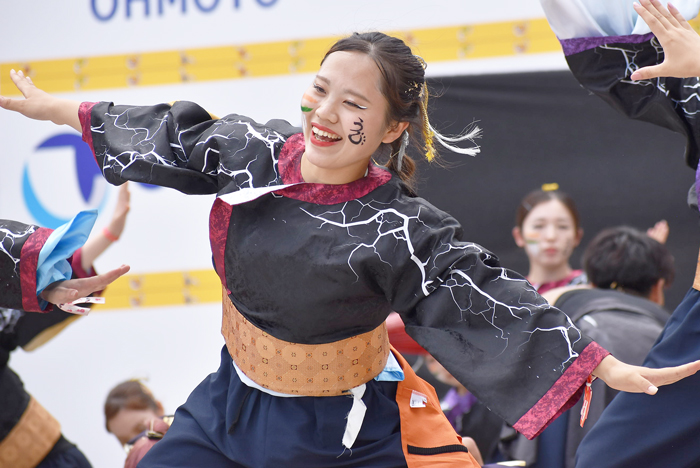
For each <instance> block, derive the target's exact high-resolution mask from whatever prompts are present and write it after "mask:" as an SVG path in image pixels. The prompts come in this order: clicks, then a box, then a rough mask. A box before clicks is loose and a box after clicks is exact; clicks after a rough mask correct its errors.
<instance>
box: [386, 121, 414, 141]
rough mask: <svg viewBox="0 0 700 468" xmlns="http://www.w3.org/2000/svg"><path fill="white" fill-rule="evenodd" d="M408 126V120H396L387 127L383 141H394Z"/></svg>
mask: <svg viewBox="0 0 700 468" xmlns="http://www.w3.org/2000/svg"><path fill="white" fill-rule="evenodd" d="M407 128H408V122H394V123H393V124H392V125H390V126H389V128H387V130H386V133H385V134H384V138H382V143H392V142H393V141H394V140H396V139H397V138H398V137H400V136H401V134H402V133H403V132H404V130H406V129H407Z"/></svg>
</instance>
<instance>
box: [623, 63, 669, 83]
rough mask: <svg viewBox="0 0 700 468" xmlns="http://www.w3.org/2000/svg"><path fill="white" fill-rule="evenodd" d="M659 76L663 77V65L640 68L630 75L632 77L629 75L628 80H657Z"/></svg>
mask: <svg viewBox="0 0 700 468" xmlns="http://www.w3.org/2000/svg"><path fill="white" fill-rule="evenodd" d="M660 76H665V75H664V66H663V64H659V65H652V66H649V67H644V68H640V69H639V70H637V71H635V72H634V73H632V75H630V78H631V79H632V80H634V81H639V80H650V79H652V78H658V77H660Z"/></svg>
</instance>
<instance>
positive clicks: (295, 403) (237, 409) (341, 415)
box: [139, 346, 406, 468]
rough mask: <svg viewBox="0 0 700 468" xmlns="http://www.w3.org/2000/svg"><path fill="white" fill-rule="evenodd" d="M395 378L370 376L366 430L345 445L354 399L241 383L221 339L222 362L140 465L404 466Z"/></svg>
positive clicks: (233, 467) (147, 467) (145, 467)
mask: <svg viewBox="0 0 700 468" xmlns="http://www.w3.org/2000/svg"><path fill="white" fill-rule="evenodd" d="M396 386H397V384H396V383H395V382H377V381H375V380H371V381H369V382H368V383H367V389H366V391H365V395H364V396H363V398H362V400H363V401H364V403H365V404H366V405H367V413H366V415H365V419H364V422H363V424H362V429H361V430H360V433H359V435H358V437H357V440H356V441H355V444H354V445H353V447H352V450H348V449H344V447H343V445H342V438H343V432H344V431H345V423H346V419H345V417H346V416H347V414H348V412H349V411H350V407H351V406H352V398H349V397H346V396H336V397H317V398H314V397H300V398H278V397H274V396H272V395H268V394H267V393H264V392H261V391H259V390H256V389H254V388H251V387H248V386H246V385H245V384H243V383H241V381H240V380H239V378H238V374H236V372H235V371H234V370H233V366H232V364H231V357H230V355H229V353H228V351H227V349H226V347H225V346H224V347H223V349H222V350H221V366H220V367H219V370H218V371H217V372H215V373H213V374H210V375H209V376H208V377H207V378H206V379H204V381H203V382H202V383H201V384H199V386H198V387H197V388H196V389H195V390H194V391H193V392H192V394H191V395H190V396H189V398H188V399H187V402H186V403H185V404H184V405H183V406H181V407H180V408H178V410H177V412H176V413H175V419H174V421H173V425H172V426H171V428H170V430H168V432H167V434H166V435H165V437H164V438H163V440H162V441H160V442H158V443H157V444H155V445H154V446H153V448H152V449H151V450H150V451H149V452H148V453H147V454H146V456H145V457H144V458H143V460H141V462H140V463H139V468H154V467H162V468H166V467H167V468H178V467H192V466H206V467H207V468H218V467H222V468H223V467H226V468H236V467H258V466H260V467H262V466H271V467H272V466H275V467H276V466H285V467H287V466H288V467H301V466H303V467H305V468H327V467H330V466H333V467H343V468H347V467H363V468H365V467H366V468H373V467H374V468H380V467H381V468H386V467H392V468H393V467H405V466H406V461H405V458H404V455H403V451H402V449H401V433H400V422H399V409H398V406H397V404H396Z"/></svg>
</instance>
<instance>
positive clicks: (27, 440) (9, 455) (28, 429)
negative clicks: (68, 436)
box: [0, 397, 61, 468]
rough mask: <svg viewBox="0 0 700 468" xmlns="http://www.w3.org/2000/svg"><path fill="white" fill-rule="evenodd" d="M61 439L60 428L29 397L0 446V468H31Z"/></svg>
mask: <svg viewBox="0 0 700 468" xmlns="http://www.w3.org/2000/svg"><path fill="white" fill-rule="evenodd" d="M60 437H61V425H60V424H59V423H58V421H56V419H55V418H54V417H53V416H51V414H50V413H49V412H48V411H46V409H44V407H43V406H41V405H40V404H39V402H38V401H36V400H35V399H34V397H30V399H29V404H28V405H27V409H26V410H24V413H22V416H21V417H20V419H19V421H18V422H17V424H16V425H15V427H13V428H12V430H11V431H10V433H9V434H7V436H6V437H5V438H4V439H3V440H2V442H0V466H11V467H13V468H34V467H35V466H37V465H38V464H39V463H41V461H42V460H43V459H44V458H45V457H46V455H48V453H49V452H50V451H51V449H52V448H53V446H54V445H56V442H57V441H58V439H59V438H60Z"/></svg>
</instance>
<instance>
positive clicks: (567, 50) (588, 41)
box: [559, 33, 654, 56]
mask: <svg viewBox="0 0 700 468" xmlns="http://www.w3.org/2000/svg"><path fill="white" fill-rule="evenodd" d="M652 37H654V34H652V33H649V34H644V35H639V34H631V35H629V36H601V37H576V38H574V39H562V40H560V41H559V42H561V47H562V49H564V55H566V56H569V55H574V54H578V53H579V52H583V51H584V50H590V49H595V48H596V47H600V46H602V45H606V44H641V43H642V42H646V41H648V40H649V39H651V38H652Z"/></svg>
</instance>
